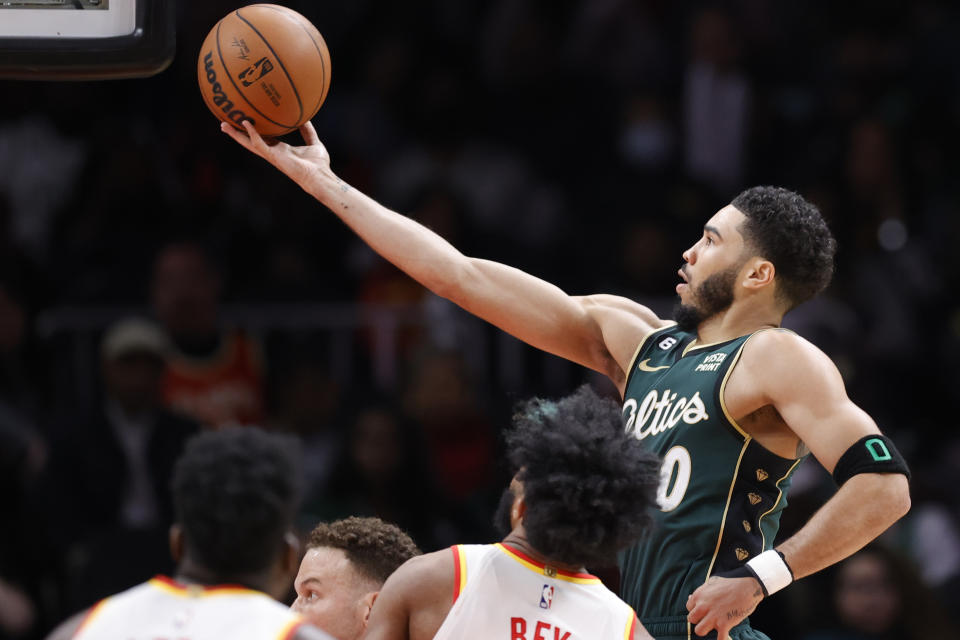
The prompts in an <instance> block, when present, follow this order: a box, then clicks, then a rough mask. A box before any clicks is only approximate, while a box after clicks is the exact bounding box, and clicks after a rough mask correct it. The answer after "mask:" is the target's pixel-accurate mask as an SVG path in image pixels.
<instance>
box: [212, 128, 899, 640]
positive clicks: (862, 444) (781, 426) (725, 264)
mask: <svg viewBox="0 0 960 640" xmlns="http://www.w3.org/2000/svg"><path fill="white" fill-rule="evenodd" d="M245 129H246V133H244V132H240V131H236V130H234V129H233V128H231V127H229V126H226V125H224V126H223V127H222V130H223V131H224V132H225V133H227V134H228V135H230V137H232V138H233V139H234V140H235V141H236V142H238V143H239V144H241V145H242V146H243V147H245V148H246V149H248V150H249V151H251V152H253V153H255V154H257V155H259V156H261V157H262V158H264V159H266V160H267V161H268V162H270V163H271V164H273V165H274V166H276V167H277V168H278V169H279V170H280V171H282V172H283V173H285V174H286V175H287V176H288V177H290V178H291V179H292V180H293V181H294V182H296V183H297V184H298V185H300V187H301V188H303V189H304V190H305V191H307V192H308V193H310V194H311V195H313V196H314V197H315V198H316V199H317V200H319V201H320V202H321V203H323V204H324V205H326V206H327V207H328V208H329V209H330V210H331V211H333V213H334V214H336V215H337V216H338V217H339V218H340V219H341V220H342V221H343V222H345V223H346V224H347V225H348V226H349V227H351V228H352V229H353V230H354V231H355V232H356V233H357V234H358V235H359V236H360V237H361V238H362V239H363V240H364V241H365V242H366V243H367V244H368V245H370V247H371V248H372V249H374V250H375V251H376V252H378V253H379V254H380V255H382V256H383V257H384V258H386V259H387V260H389V261H390V262H392V263H393V264H395V265H396V266H397V267H399V268H400V269H402V270H403V271H405V272H406V273H408V274H409V275H410V276H412V277H413V278H414V279H416V280H417V281H418V282H420V283H421V284H423V285H424V286H426V287H427V288H428V289H430V290H431V291H433V292H434V293H436V294H438V295H440V296H443V297H445V298H448V299H449V300H451V301H453V302H455V303H457V304H458V305H460V306H461V307H463V308H464V309H466V310H467V311H469V312H471V313H473V314H475V315H477V316H479V317H481V318H483V319H485V320H487V321H489V322H491V323H493V324H494V325H496V326H498V327H500V328H501V329H503V330H504V331H506V332H508V333H510V334H512V335H514V336H516V337H517V338H519V339H521V340H523V341H524V342H526V343H528V344H530V345H532V346H534V347H537V348H539V349H543V350H544V351H547V352H550V353H553V354H555V355H558V356H560V357H563V358H566V359H568V360H571V361H573V362H577V363H579V364H581V365H583V366H585V367H589V368H591V369H593V370H596V371H599V372H601V373H603V374H605V375H607V376H608V377H609V378H610V380H612V381H613V383H614V384H615V385H616V387H617V389H618V390H619V391H620V393H621V394H622V396H623V398H624V416H625V419H626V421H627V428H628V431H629V433H631V434H633V435H634V437H637V438H641V439H644V440H645V441H646V442H648V443H649V446H650V448H651V449H652V450H653V451H655V452H657V453H659V454H660V455H661V456H662V457H663V459H664V467H663V470H662V476H661V477H662V479H663V482H662V486H661V495H660V503H659V504H660V513H659V514H658V519H659V522H660V526H659V527H658V533H657V534H656V535H655V536H652V537H651V538H649V539H648V540H646V541H645V542H642V543H640V545H638V546H637V547H635V548H634V549H632V550H631V551H629V552H627V553H626V554H625V555H624V556H623V558H622V561H621V569H622V579H621V581H622V583H623V585H624V587H623V592H624V595H625V597H626V599H627V601H628V602H629V603H630V604H631V605H633V606H634V607H635V608H636V609H637V610H638V612H641V613H642V616H641V622H642V623H643V624H644V626H645V627H647V628H648V629H649V630H650V632H651V633H652V634H653V635H654V636H655V637H656V638H657V639H658V640H665V639H667V638H669V639H670V640H673V638H678V637H679V638H688V637H692V635H693V634H696V635H706V634H707V633H711V632H715V633H716V635H717V636H719V637H720V638H725V637H727V636H728V635H729V636H731V637H732V638H734V639H735V640H740V639H743V640H746V639H747V638H763V637H764V636H763V635H762V634H758V633H757V632H755V631H753V630H752V629H750V627H749V625H748V624H747V623H746V622H745V619H746V617H747V616H748V615H749V614H750V613H751V612H752V611H753V610H754V608H755V607H756V606H757V604H758V603H759V602H760V601H761V600H762V599H763V598H764V597H765V595H768V594H770V593H773V592H774V591H776V590H778V589H780V588H783V587H784V586H786V585H787V584H789V583H790V582H791V581H792V580H794V579H797V578H802V577H804V576H807V575H809V574H811V573H814V572H816V571H819V570H821V569H823V568H824V567H827V566H829V565H831V564H834V563H836V562H838V561H840V560H842V559H843V558H845V557H847V556H849V555H850V554H852V553H853V552H855V551H856V550H857V549H859V548H860V547H862V546H863V545H865V544H866V543H867V542H869V541H870V540H872V539H874V538H875V537H876V536H877V535H879V534H880V533H881V532H883V531H884V530H885V529H886V528H887V527H889V526H890V525H891V524H892V523H893V522H895V521H896V520H897V519H899V518H900V517H901V516H903V515H904V514H905V513H906V512H907V510H908V509H909V507H910V497H909V486H908V480H907V476H908V471H907V469H906V465H905V464H904V463H903V459H902V457H900V455H899V454H898V453H897V451H896V448H895V447H894V446H893V443H892V442H890V440H889V439H888V438H886V437H885V436H883V435H882V434H881V433H880V430H879V429H878V428H877V425H876V424H875V423H874V421H873V420H872V419H871V418H870V416H868V415H867V414H866V413H865V412H864V411H863V410H861V409H860V408H858V407H857V406H856V405H855V404H854V403H853V402H852V401H851V400H850V399H849V398H848V396H847V394H846V390H845V388H844V384H843V380H842V378H841V377H840V373H839V371H838V370H837V367H836V366H835V365H834V364H833V362H831V361H830V359H829V358H828V357H827V356H826V355H825V354H824V353H823V352H822V351H820V350H819V349H818V348H817V347H815V346H814V345H812V344H810V343H809V342H807V341H806V340H804V339H803V338H801V337H799V336H797V335H796V334H794V333H792V332H789V331H785V330H782V329H779V327H780V324H781V321H782V319H783V316H784V314H785V313H786V312H787V311H789V310H790V309H792V308H794V307H795V306H797V305H798V304H800V303H801V302H803V301H804V300H806V299H808V298H810V297H812V296H814V295H816V294H817V293H818V292H819V291H820V290H822V289H823V288H824V287H825V286H826V285H827V284H828V282H829V280H830V277H831V275H832V268H833V253H834V247H835V243H834V240H833V238H832V237H831V235H830V232H829V230H828V229H827V226H826V224H825V223H824V221H823V219H822V217H821V216H820V213H819V211H817V209H816V208H815V207H813V206H812V205H811V204H810V203H808V202H807V201H806V200H804V199H803V198H802V197H801V196H799V195H797V194H795V193H793V192H790V191H787V190H785V189H779V188H773V187H756V188H754V189H749V190H747V191H745V192H744V193H742V194H740V195H739V196H738V197H737V198H735V199H734V201H733V202H732V203H731V204H729V205H727V206H725V207H723V208H722V209H720V210H719V211H717V212H716V213H715V214H714V215H713V216H712V217H710V219H709V220H708V221H707V223H706V224H705V225H704V228H703V234H702V235H701V237H700V238H699V239H698V240H697V241H696V243H695V244H693V246H691V247H690V248H689V249H687V250H686V251H685V252H684V253H683V260H684V264H683V267H682V268H681V270H680V277H681V279H682V282H681V283H680V284H679V285H678V286H677V293H678V295H679V297H680V306H679V308H678V313H677V314H676V320H677V322H676V323H675V322H673V321H669V320H664V319H661V318H659V317H657V315H656V314H654V313H653V312H652V311H651V310H650V309H648V308H646V307H644V306H643V305H640V304H638V303H636V302H634V301H632V300H629V299H626V298H622V297H617V296H612V295H603V294H600V295H591V296H570V295H568V294H566V293H564V292H563V291H562V290H560V289H559V288H557V287H556V286H554V285H552V284H550V283H547V282H544V281H543V280H540V279H538V278H536V277H534V276H532V275H529V274H527V273H524V272H522V271H519V270H517V269H514V268H512V267H509V266H507V265H503V264H499V263H495V262H490V261H487V260H482V259H478V258H471V257H468V256H465V255H463V254H462V253H460V252H459V251H458V250H457V249H456V248H455V247H453V246H451V245H450V244H449V243H448V242H446V241H445V240H444V239H443V238H441V237H440V236H438V235H436V234H435V233H433V232H432V231H430V230H429V229H427V228H425V227H423V226H422V225H419V224H418V223H416V222H414V221H413V220H410V219H408V218H406V217H404V216H402V215H400V214H398V213H395V212H393V211H391V210H389V209H387V208H385V207H383V206H382V205H380V204H378V203H377V202H375V201H374V200H372V199H371V198H369V197H368V196H366V195H364V194H362V193H360V192H358V191H356V190H355V189H353V188H351V187H350V186H349V185H348V184H346V183H345V182H343V181H342V180H340V179H339V178H338V177H337V176H336V175H335V174H334V173H333V171H332V169H331V168H330V157H329V155H328V153H327V150H326V148H325V147H324V146H323V145H322V144H321V142H320V140H319V139H318V137H317V134H316V131H315V130H314V129H313V127H312V125H310V124H309V123H307V124H306V125H304V126H303V127H302V128H301V134H302V135H303V137H304V140H305V142H306V144H305V145H304V146H296V147H295V146H290V145H288V144H285V143H282V142H271V143H270V144H268V143H267V142H265V141H264V140H263V139H262V138H261V137H260V136H259V135H258V134H257V133H256V132H255V131H254V130H253V128H252V127H251V126H248V125H245ZM808 451H809V452H812V453H813V455H814V456H815V457H816V459H817V460H818V461H819V462H820V463H821V464H822V465H823V466H824V468H826V469H827V470H828V471H830V472H832V473H833V474H834V477H835V478H836V479H837V483H838V484H839V485H840V487H839V489H838V490H837V492H836V494H835V495H834V496H833V497H832V498H831V499H830V500H829V501H828V502H827V503H826V504H825V505H824V506H823V507H822V508H821V509H820V510H819V511H818V512H817V513H816V514H815V515H814V516H813V517H812V518H811V519H810V521H809V522H808V523H807V524H806V525H805V526H803V527H802V528H801V529H800V530H799V531H798V532H797V533H796V534H794V535H793V536H791V537H790V538H788V539H787V540H784V541H783V542H781V543H780V544H779V545H778V547H777V548H776V549H773V548H772V543H773V538H774V536H775V534H776V530H777V521H778V515H779V511H780V509H782V508H783V506H784V498H783V495H784V493H785V491H786V486H787V483H788V480H789V474H790V472H791V471H792V470H793V468H795V466H796V464H797V460H798V459H799V458H801V457H803V455H805V454H806V453H807V452H808ZM738 528H739V529H738Z"/></svg>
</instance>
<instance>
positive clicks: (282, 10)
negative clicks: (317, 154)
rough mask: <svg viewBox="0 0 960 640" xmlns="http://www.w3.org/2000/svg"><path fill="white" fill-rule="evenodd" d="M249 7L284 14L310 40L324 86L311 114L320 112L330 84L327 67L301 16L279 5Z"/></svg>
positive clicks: (318, 46)
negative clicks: (318, 61) (317, 56)
mask: <svg viewBox="0 0 960 640" xmlns="http://www.w3.org/2000/svg"><path fill="white" fill-rule="evenodd" d="M251 6H254V7H261V8H263V9H271V10H273V11H276V12H277V13H283V14H285V15H288V16H290V18H292V19H293V20H295V21H296V23H297V25H298V26H299V27H300V28H301V29H303V31H304V33H306V34H307V37H308V38H310V42H312V43H313V46H314V48H315V49H316V50H317V54H318V55H319V57H320V68H321V69H322V70H323V76H322V77H321V78H320V81H321V84H322V85H323V86H324V90H323V93H321V94H320V99H319V100H317V106H316V107H315V108H314V111H313V113H314V114H316V113H317V111H319V110H320V105H322V104H323V101H324V100H326V98H327V94H328V93H329V92H330V84H329V83H328V82H327V75H328V74H327V65H326V63H325V62H324V55H323V51H321V50H320V45H319V44H318V43H317V41H316V40H315V39H314V37H313V34H312V33H310V29H307V25H305V24H303V20H301V18H303V16H302V15H300V14H299V13H297V12H296V11H293V10H292V9H288V8H287V7H282V6H280V5H275V4H255V5H251ZM308 24H309V25H310V26H311V27H313V28H314V29H316V27H314V26H313V24H312V23H308ZM320 37H321V38H323V36H320ZM323 48H324V49H326V48H327V46H326V42H324V46H323ZM327 55H328V56H329V55H330V52H329V50H328V51H327ZM301 115H302V114H301Z"/></svg>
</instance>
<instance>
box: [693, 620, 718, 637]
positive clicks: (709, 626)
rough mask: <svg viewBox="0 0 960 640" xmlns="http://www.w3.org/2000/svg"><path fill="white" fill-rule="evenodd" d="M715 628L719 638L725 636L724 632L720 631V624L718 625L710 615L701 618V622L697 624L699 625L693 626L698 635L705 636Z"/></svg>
mask: <svg viewBox="0 0 960 640" xmlns="http://www.w3.org/2000/svg"><path fill="white" fill-rule="evenodd" d="M691 622H692V621H691ZM714 629H717V637H718V638H720V637H723V634H722V633H720V632H719V625H717V624H716V623H715V622H713V621H712V620H711V619H710V618H709V617H708V618H704V619H703V620H701V621H700V622H699V624H697V626H695V627H694V628H693V632H694V633H696V634H697V635H698V636H705V635H707V634H708V633H710V632H711V631H713V630H714Z"/></svg>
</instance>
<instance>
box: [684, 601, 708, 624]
mask: <svg viewBox="0 0 960 640" xmlns="http://www.w3.org/2000/svg"><path fill="white" fill-rule="evenodd" d="M687 610H688V611H689V612H690V613H688V614H687V621H688V622H690V624H697V623H698V622H700V621H701V620H702V619H703V616H704V615H706V613H707V608H706V607H704V606H702V605H696V606H693V607H688V608H687Z"/></svg>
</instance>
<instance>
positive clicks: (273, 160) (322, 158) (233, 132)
mask: <svg viewBox="0 0 960 640" xmlns="http://www.w3.org/2000/svg"><path fill="white" fill-rule="evenodd" d="M243 128H244V130H245V131H246V133H243V132H241V131H237V129H236V128H235V127H232V126H231V125H229V124H227V123H226V122H221V123H220V130H221V131H223V132H224V133H225V134H227V135H228V136H230V137H231V138H233V139H234V140H236V141H237V143H238V144H239V145H240V146H242V147H243V148H245V149H247V150H248V151H251V152H253V153H255V154H257V155H258V156H260V157H261V158H263V159H264V160H266V161H267V162H269V163H270V164H272V165H273V166H275V167H276V168H277V169H279V170H280V171H282V172H283V173H284V174H286V175H287V176H288V177H289V178H290V179H291V180H293V181H294V182H296V183H297V184H299V185H300V186H301V187H304V188H306V186H307V185H308V184H309V183H310V181H311V179H312V178H313V176H314V175H316V174H317V173H318V172H322V171H329V169H330V154H329V153H328V152H327V148H326V147H324V146H323V143H322V142H320V138H319V137H318V136H317V131H316V129H314V128H313V124H311V123H310V122H309V121H307V122H306V123H304V124H303V125H302V126H301V127H300V135H301V136H303V141H304V143H305V144H304V145H303V146H300V147H294V146H291V145H289V144H287V143H286V142H280V141H279V140H277V139H276V138H269V139H264V138H263V137H262V136H261V135H260V134H259V133H257V130H256V129H254V128H253V125H252V124H250V122H249V121H247V120H244V121H243Z"/></svg>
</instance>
